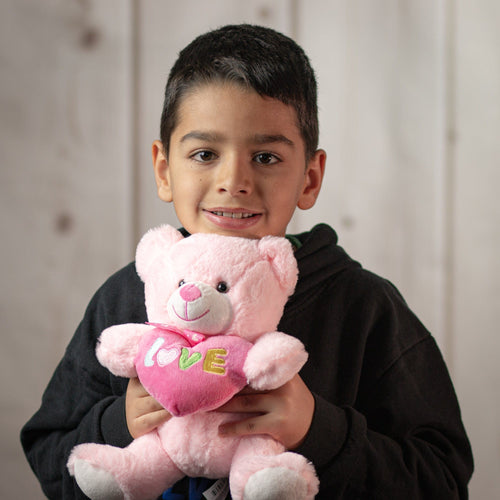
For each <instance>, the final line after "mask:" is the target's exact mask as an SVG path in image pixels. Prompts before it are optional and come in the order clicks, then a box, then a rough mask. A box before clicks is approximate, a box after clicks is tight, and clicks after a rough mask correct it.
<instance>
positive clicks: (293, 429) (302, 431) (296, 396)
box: [216, 375, 314, 450]
mask: <svg viewBox="0 0 500 500" xmlns="http://www.w3.org/2000/svg"><path fill="white" fill-rule="evenodd" d="M216 411H221V412H234V413H258V414H259V415H257V416H252V417H250V418H247V419H244V420H239V421H237V422H231V423H228V424H224V425H221V426H220V427H219V434H220V435H222V436H243V435H247V434H269V435H270V436H272V437H273V438H274V439H276V440H278V441H280V442H281V443H283V445H284V446H285V448H287V449H288V450H293V449H295V448H297V447H298V446H299V445H300V444H301V443H302V442H303V441H304V438H305V437H306V434H307V432H308V431H309V427H310V426H311V422H312V417H313V413H314V397H313V395H312V394H311V392H310V391H309V389H308V388H307V386H306V385H305V384H304V382H303V381H302V379H301V378H300V377H299V375H295V376H294V377H293V378H292V379H291V380H290V381H289V382H287V383H286V384H285V385H283V386H281V387H279V388H278V389H275V390H273V391H266V392H255V391H252V390H251V389H249V388H246V389H244V390H243V391H241V392H240V393H238V394H237V395H236V396H234V397H233V398H232V399H231V400H230V401H229V402H227V403H226V404H225V405H223V406H221V407H220V408H218V409H217V410H216Z"/></svg>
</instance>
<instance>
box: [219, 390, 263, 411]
mask: <svg viewBox="0 0 500 500" xmlns="http://www.w3.org/2000/svg"><path fill="white" fill-rule="evenodd" d="M267 400H268V398H267V397H266V395H265V394H261V393H248V394H241V393H240V394H239V395H237V396H235V397H234V398H232V399H231V400H229V401H228V402H227V403H225V404H223V405H222V406H220V407H219V408H217V409H216V411H218V412H222V413H266V412H267V411H269V405H268V404H266V403H267Z"/></svg>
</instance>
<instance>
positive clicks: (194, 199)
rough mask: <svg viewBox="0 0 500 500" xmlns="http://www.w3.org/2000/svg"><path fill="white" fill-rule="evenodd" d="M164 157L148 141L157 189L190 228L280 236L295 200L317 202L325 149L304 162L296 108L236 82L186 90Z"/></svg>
mask: <svg viewBox="0 0 500 500" xmlns="http://www.w3.org/2000/svg"><path fill="white" fill-rule="evenodd" d="M178 113H179V114H178V119H177V126H176V128H175V129H174V131H173V133H172V135H171V137H170V151H169V156H168V158H166V157H165V155H164V152H163V148H162V145H161V142H160V141H155V142H154V143H153V164H154V168H155V176H156V181H157V185H158V195H159V196H160V198H161V199H162V200H164V201H167V202H170V201H173V202H174V207H175V211H176V213H177V217H178V218H179V220H180V222H181V224H182V225H183V226H184V227H185V228H186V229H187V231H189V232H190V233H196V232H201V233H219V234H225V235H230V236H243V237H247V238H261V237H263V236H266V235H275V236H284V235H285V232H286V227H287V225H288V223H289V221H290V219H291V217H292V215H293V212H294V210H295V207H297V206H298V207H300V208H302V209H307V208H310V207H312V206H313V205H314V203H315V201H316V198H317V196H318V193H319V190H320V187H321V180H322V178H323V170H324V163H325V158H326V154H325V153H324V151H321V150H319V151H317V152H316V154H315V155H314V157H313V158H312V159H311V160H309V161H308V162H307V164H306V158H305V150H304V141H303V139H302V136H301V135H300V132H299V129H298V126H297V117H296V113H295V110H294V109H293V108H292V107H291V106H287V105H285V104H283V103H282V102H280V101H278V100H276V99H271V98H269V97H261V96H259V95H258V94H257V93H256V92H253V91H249V90H246V89H243V88H242V87H239V86H237V85H234V84H208V85H204V86H201V87H196V88H195V89H194V90H193V91H192V92H191V93H188V94H187V95H186V96H184V98H183V100H182V102H181V104H180V107H179V111H178Z"/></svg>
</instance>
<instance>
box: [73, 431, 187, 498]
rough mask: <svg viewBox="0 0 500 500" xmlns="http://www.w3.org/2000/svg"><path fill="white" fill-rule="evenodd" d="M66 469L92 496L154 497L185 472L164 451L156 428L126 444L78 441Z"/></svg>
mask: <svg viewBox="0 0 500 500" xmlns="http://www.w3.org/2000/svg"><path fill="white" fill-rule="evenodd" d="M68 469H69V471H70V474H71V475H74V476H75V479H76V482H77V483H78V486H79V487H80V489H81V490H82V491H83V492H84V493H85V494H86V495H87V496H88V497H89V498H91V499H92V500H101V499H102V500H104V499H106V500H122V499H126V500H133V499H141V500H146V499H155V498H157V497H158V496H159V495H161V493H162V492H163V491H164V490H165V489H167V488H169V487H170V486H172V485H173V484H174V483H175V482H177V481H178V480H179V479H181V478H182V477H183V476H184V474H183V473H182V472H181V471H180V470H179V469H178V468H177V466H176V465H175V464H174V463H173V462H172V460H171V459H170V457H169V456H168V455H167V454H166V453H165V451H164V449H163V447H162V445H161V442H160V439H159V437H158V433H157V432H150V433H149V434H146V435H144V436H141V437H140V438H137V439H135V440H134V441H132V443H131V444H130V445H129V446H127V447H126V448H117V447H115V446H109V445H101V444H95V443H89V444H82V445H79V446H77V447H75V449H74V450H73V452H72V453H71V456H70V459H69V461H68Z"/></svg>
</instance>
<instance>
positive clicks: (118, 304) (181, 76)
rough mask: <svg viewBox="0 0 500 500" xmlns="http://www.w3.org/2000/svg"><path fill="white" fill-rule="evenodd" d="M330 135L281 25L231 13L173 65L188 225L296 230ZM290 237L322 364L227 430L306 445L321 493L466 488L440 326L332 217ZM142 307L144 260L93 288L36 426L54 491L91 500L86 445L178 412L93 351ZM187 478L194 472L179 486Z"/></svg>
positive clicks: (176, 163) (308, 340)
mask: <svg viewBox="0 0 500 500" xmlns="http://www.w3.org/2000/svg"><path fill="white" fill-rule="evenodd" d="M317 143H318V126H317V107H316V82H315V78H314V74H313V71H312V69H311V67H310V65H309V61H308V59H307V57H306V56H305V54H304V53H303V51H302V49H300V48H299V47H298V46H297V45H296V44H295V43H294V42H293V41H292V40H290V39H288V38H287V37H284V36H283V35H281V34H279V33H276V32H274V31H272V30H270V29H266V28H261V27H256V26H247V25H241V26H227V27H224V28H221V29H219V30H216V31H213V32H210V33H207V34H206V35H203V36H201V37H199V38H197V39H196V40H195V41H193V42H192V43H191V44H190V45H189V46H188V47H187V48H186V49H184V51H182V52H181V54H180V55H179V58H178V60H177V62H176V63H175V65H174V67H173V68H172V71H171V73H170V76H169V80H168V83H167V88H166V93H165V103H164V109H163V114H162V120H161V141H155V142H154V144H153V164H154V171H155V176H156V182H157V186H158V195H159V196H160V198H161V199H162V200H164V201H166V202H173V203H174V207H175V210H176V213H177V216H178V218H179V220H180V221H181V223H182V225H183V227H184V230H185V234H186V236H188V235H189V233H193V232H216V233H220V234H226V235H237V236H244V237H248V238H260V237H262V236H265V235H268V234H272V235H280V236H284V235H285V232H286V227H287V224H288V222H289V220H290V218H291V216H292V214H293V211H294V209H295V207H296V206H298V207H299V208H301V209H307V208H310V207H312V206H313V205H314V203H315V200H316V197H317V196H318V193H319V190H320V187H321V181H322V178H323V171H324V165H325V158H326V155H325V153H324V151H322V150H318V149H317ZM291 239H292V241H293V243H294V245H295V247H296V257H297V261H298V264H299V270H300V274H299V282H298V284H297V288H296V291H295V293H294V295H293V296H292V297H291V298H290V300H289V302H288V304H287V306H286V308H285V312H284V315H283V318H282V320H281V323H280V325H279V329H280V330H281V331H283V332H286V333H288V334H291V335H295V336H296V337H297V338H299V339H300V340H301V341H302V342H304V344H305V346H306V349H307V350H308V352H309V361H308V363H307V364H306V366H305V367H304V369H303V370H302V371H301V373H300V376H296V377H295V378H294V379H292V381H290V382H289V383H287V384H285V385H284V386H283V387H281V388H279V389H277V390H275V391H270V392H267V393H264V394H262V393H251V392H248V391H243V392H242V393H241V394H239V395H237V396H236V397H234V398H233V399H232V400H231V401H230V402H229V403H227V404H226V405H225V406H224V407H222V408H221V409H220V410H219V411H232V412H234V411H236V412H241V413H242V419H241V421H239V422H236V423H232V424H230V425H226V426H224V427H223V428H221V429H220V432H221V434H222V435H234V434H236V435H243V434H251V433H254V434H270V435H272V436H273V437H275V438H276V439H278V440H280V441H281V442H283V444H284V445H285V446H286V447H287V448H288V449H291V450H295V451H296V452H298V453H302V454H303V455H304V456H306V457H307V458H308V459H310V460H311V461H312V462H313V464H314V465H315V467H316V470H317V473H318V476H319V479H320V492H319V494H318V496H317V498H322V499H333V498H344V499H351V498H369V499H386V498H395V499H399V498H405V499H411V498H425V499H426V500H427V499H431V498H436V499H441V500H442V499H447V498H467V483H468V481H469V479H470V476H471V473H472V455H471V450H470V446H469V443H468V440H467V436H466V434H465V431H464V429H463V426H462V422H461V418H460V411H459V408H458V404H457V401H456V397H455V394H454V391H453V387H452V385H451V382H450V380H449V377H448V374H447V370H446V367H445V365H444V363H443V360H442V358H441V355H440V353H439V351H438V348H437V347H436V345H435V342H434V340H433V338H432V337H431V336H430V335H429V333H428V332H427V331H426V330H425V328H424V327H423V326H422V325H421V323H420V322H419V321H418V319H417V318H416V317H415V316H414V315H413V314H412V313H411V311H410V310H409V309H408V307H407V306H406V304H405V302H404V300H403V299H402V298H401V296H400V295H399V293H398V292H397V291H396V290H395V288H394V287H393V286H392V285H391V284H390V283H388V282H387V281H385V280H383V279H381V278H379V277H377V276H374V275H373V274H371V273H369V272H367V271H365V270H363V269H362V268H361V266H360V265H359V264H358V263H356V262H354V261H353V260H351V259H350V258H349V257H348V256H347V255H346V254H345V252H344V251H343V250H342V249H341V248H340V247H339V246H337V237H336V234H335V233H334V231H333V230H332V229H331V228H329V227H328V226H326V225H324V224H323V225H319V226H316V227H315V228H313V229H312V230H311V231H310V232H307V233H303V234H301V235H297V236H295V237H291ZM144 321H146V313H145V308H144V294H143V287H142V284H141V282H140V280H139V278H138V277H137V275H136V273H135V269H134V266H133V264H130V265H129V266H127V267H125V268H124V269H123V270H121V271H119V272H118V273H117V274H115V275H114V276H112V277H111V278H110V279H109V280H108V281H107V282H106V283H105V284H104V285H103V287H102V288H101V289H100V290H99V291H98V292H97V294H96V295H95V296H94V298H93V300H92V301H91V303H90V305H89V307H88V309H87V312H86V314H85V317H84V319H83V321H82V323H81V324H80V326H79V328H78V330H77V331H76V333H75V336H74V337H73V339H72V341H71V343H70V344H69V346H68V349H67V351H66V354H65V355H64V358H63V359H62V361H61V363H60V365H59V366H58V368H57V369H56V372H55V374H54V376H53V378H52V380H51V382H50V384H49V386H48V388H47V390H46V392H45V394H44V398H43V401H42V405H41V408H40V410H39V411H38V412H37V413H36V414H35V415H34V416H33V417H32V419H31V420H30V421H29V422H28V423H27V424H26V426H25V427H24V429H23V431H22V435H21V438H22V442H23V446H24V449H25V452H26V454H27V456H28V459H29V461H30V463H31V465H32V467H33V469H34V471H35V473H36V474H37V475H38V477H39V480H40V482H41V484H42V487H43V489H44V491H45V493H46V494H47V495H48V496H49V497H50V498H83V494H82V493H81V492H80V491H79V489H78V486H76V484H75V483H74V482H73V480H72V478H70V477H69V476H68V474H67V471H66V461H67V458H68V455H69V452H70V450H71V449H72V447H73V446H75V445H76V444H78V443H82V442H90V441H93V442H100V443H109V444H112V445H115V446H126V445H127V444H129V443H130V441H131V439H132V438H133V437H137V436H140V435H142V434H144V433H145V432H148V431H150V430H153V429H154V428H156V427H157V426H158V425H159V424H160V423H161V422H163V421H165V420H166V419H168V418H170V415H169V414H168V413H167V412H166V411H165V410H164V409H163V408H162V407H161V406H160V405H159V404H158V403H157V402H156V401H155V400H154V399H153V398H151V397H150V396H149V395H148V394H147V393H146V392H145V391H144V389H143V388H142V386H141V385H140V383H139V382H138V381H137V380H130V381H127V380H124V379H119V378H117V377H114V376H112V375H110V374H109V372H107V370H106V369H104V368H103V367H101V366H100V365H99V363H98V361H97V360H96V358H95V354H94V351H95V344H96V340H97V338H98V336H99V334H100V333H101V331H102V330H103V329H104V328H106V327H107V326H110V325H112V324H119V323H127V322H133V323H140V322H144ZM248 412H253V413H254V414H258V416H256V417H252V418H248V416H247V415H245V413H248ZM193 484H194V481H191V487H190V490H191V491H192V492H193V490H194V489H195V488H194V487H193ZM183 492H184V493H185V494H186V495H187V493H186V492H187V481H184V482H183V483H182V484H177V485H175V486H174V488H172V489H171V490H169V492H166V493H165V495H164V497H165V498H184V496H182V495H181V493H183ZM199 495H200V493H199V492H198V496H197V498H200V496H199ZM186 498H187V497H186ZM191 498H194V493H193V495H192V496H191Z"/></svg>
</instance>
